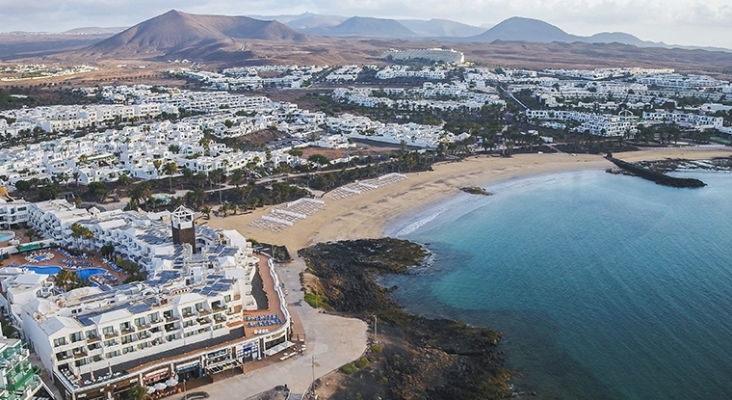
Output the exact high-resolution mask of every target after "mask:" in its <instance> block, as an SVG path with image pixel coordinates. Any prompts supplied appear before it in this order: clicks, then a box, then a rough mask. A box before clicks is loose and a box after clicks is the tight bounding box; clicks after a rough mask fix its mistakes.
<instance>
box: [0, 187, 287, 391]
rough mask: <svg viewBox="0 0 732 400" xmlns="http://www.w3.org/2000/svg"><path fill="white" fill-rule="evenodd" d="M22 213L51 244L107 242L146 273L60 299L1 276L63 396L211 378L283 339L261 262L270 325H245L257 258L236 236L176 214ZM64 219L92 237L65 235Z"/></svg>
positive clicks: (34, 279)
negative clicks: (256, 329) (138, 278)
mask: <svg viewBox="0 0 732 400" xmlns="http://www.w3.org/2000/svg"><path fill="white" fill-rule="evenodd" d="M30 214H31V219H30V223H31V224H32V225H33V226H34V227H36V229H38V230H39V231H40V232H42V233H43V234H44V235H45V236H47V237H49V238H52V239H53V240H54V241H56V243H59V244H60V245H62V246H72V245H73V246H74V247H80V248H94V249H99V247H101V246H103V245H104V244H107V243H111V244H113V245H114V246H115V252H117V253H119V254H122V255H124V256H126V257H128V258H130V259H131V260H134V261H137V262H140V263H141V264H142V265H144V266H145V268H146V270H147V271H148V278H147V280H145V281H144V282H135V283H130V284H123V285H119V286H109V285H102V286H100V287H84V288H80V289H75V290H72V291H70V292H68V293H65V294H60V295H57V294H54V292H53V291H52V290H51V288H50V286H49V284H48V282H47V281H46V280H45V277H43V276H40V277H39V275H36V274H35V273H33V272H29V271H27V270H23V269H20V268H14V269H11V268H6V269H5V270H6V271H3V274H2V275H0V279H2V285H3V289H4V292H5V293H6V294H7V299H5V302H4V303H3V305H5V306H7V307H8V309H9V310H11V311H12V313H13V314H14V316H15V317H16V318H17V319H18V320H19V322H20V325H21V326H22V329H23V332H24V334H25V337H26V339H27V341H28V343H29V346H30V347H31V348H33V349H34V350H35V352H36V353H37V354H38V356H39V358H40V359H41V361H42V363H43V365H44V367H45V368H46V369H47V370H48V371H49V374H50V375H51V376H52V378H53V380H54V383H55V385H56V386H57V388H58V389H59V390H60V391H61V392H62V394H63V396H64V398H65V399H74V400H76V399H107V398H112V396H114V395H115V394H116V393H119V392H121V391H123V390H127V389H129V388H130V387H132V386H135V385H142V386H152V385H154V384H155V383H159V382H162V381H165V380H166V379H168V380H170V379H179V380H183V379H186V378H195V377H200V376H204V375H215V374H217V373H220V372H222V371H225V370H227V369H230V368H233V367H237V366H240V365H242V364H243V363H246V362H249V361H253V360H258V359H261V358H262V357H265V355H269V354H273V352H276V351H279V350H277V347H278V346H280V347H281V346H283V345H284V344H283V343H285V342H287V340H288V339H289V335H290V317H289V313H288V311H287V309H286V308H285V307H284V304H285V303H284V297H283V294H282V291H281V290H282V289H281V287H280V285H279V283H278V282H279V281H278V278H277V275H276V274H275V272H274V266H273V264H272V263H271V262H270V263H269V266H268V269H269V273H270V274H271V275H272V278H273V280H274V282H275V286H276V287H275V292H276V295H277V296H278V298H279V304H280V305H281V306H280V309H279V310H277V311H275V312H276V317H275V314H272V318H271V319H270V320H271V321H272V322H271V323H270V324H268V325H270V329H267V330H266V331H265V330H261V331H259V333H256V334H252V333H251V331H250V332H249V333H247V330H246V329H245V322H246V321H245V319H244V315H243V311H246V310H256V309H257V302H256V300H255V298H254V296H253V294H252V290H253V289H252V285H251V282H252V279H253V278H254V276H255V273H256V271H257V265H258V264H259V263H260V260H259V258H258V257H255V256H254V255H253V251H252V247H251V244H250V243H248V242H247V241H246V239H245V238H244V237H242V236H241V235H240V234H239V233H238V232H236V231H224V230H214V229H211V228H208V227H195V226H194V224H193V222H192V221H193V213H192V212H191V211H189V210H187V209H185V208H182V207H181V208H179V209H178V210H176V211H175V212H174V213H172V214H170V213H158V214H142V213H138V212H122V211H110V212H99V211H97V210H94V209H92V210H90V211H87V210H79V209H76V208H75V207H74V206H73V204H68V203H67V204H64V203H63V202H61V201H49V202H43V203H38V204H35V205H33V207H32V210H31V213H30ZM185 221H189V222H185ZM74 222H76V223H79V224H81V225H83V226H85V227H87V228H89V229H90V230H91V231H92V232H93V233H94V238H93V239H86V240H76V239H73V238H71V237H70V230H69V229H70V225H71V224H72V223H74ZM250 326H251V325H250Z"/></svg>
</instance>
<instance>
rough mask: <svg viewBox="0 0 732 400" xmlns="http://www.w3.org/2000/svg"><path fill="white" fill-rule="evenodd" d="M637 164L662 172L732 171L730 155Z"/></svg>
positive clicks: (668, 159) (671, 159) (670, 159)
mask: <svg viewBox="0 0 732 400" xmlns="http://www.w3.org/2000/svg"><path fill="white" fill-rule="evenodd" d="M636 164H637V165H639V166H641V167H643V168H648V169H650V170H653V171H658V172H662V173H668V172H675V171H694V170H703V171H732V157H717V158H712V159H709V160H687V159H684V158H667V159H664V160H654V161H640V162H637V163H636Z"/></svg>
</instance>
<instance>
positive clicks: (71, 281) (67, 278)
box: [54, 269, 83, 291]
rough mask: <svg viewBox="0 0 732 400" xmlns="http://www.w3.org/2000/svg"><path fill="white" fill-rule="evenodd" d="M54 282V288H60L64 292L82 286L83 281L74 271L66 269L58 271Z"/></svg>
mask: <svg viewBox="0 0 732 400" xmlns="http://www.w3.org/2000/svg"><path fill="white" fill-rule="evenodd" d="M54 282H55V283H56V286H58V287H60V288H61V289H63V290H64V291H67V290H69V289H73V288H74V287H78V286H81V285H82V284H83V280H82V279H81V278H80V277H79V275H78V274H77V273H76V272H74V271H69V270H68V269H62V270H61V271H59V272H58V274H56V277H55V278H54Z"/></svg>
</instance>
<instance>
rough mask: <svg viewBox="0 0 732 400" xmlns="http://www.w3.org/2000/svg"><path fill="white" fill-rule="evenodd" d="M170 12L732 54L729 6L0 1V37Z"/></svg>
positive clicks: (532, 1) (708, 0) (590, 0)
mask: <svg viewBox="0 0 732 400" xmlns="http://www.w3.org/2000/svg"><path fill="white" fill-rule="evenodd" d="M171 9H176V10H179V11H184V12H189V13H195V14H225V15H287V14H300V13H303V12H313V13H318V14H329V15H343V16H354V15H358V16H371V17H380V18H416V19H430V18H442V19H451V20H455V21H459V22H463V23H468V24H472V25H478V26H486V25H493V24H496V23H498V22H501V21H502V20H504V19H506V18H509V17H513V16H520V17H527V18H537V19H541V20H544V21H546V22H549V23H551V24H554V25H556V26H558V27H560V28H562V29H563V30H565V31H566V32H568V33H571V34H575V35H583V36H589V35H592V34H595V33H599V32H626V33H630V34H633V35H635V36H638V37H639V38H641V39H643V40H652V41H656V42H658V41H663V42H665V43H668V44H681V45H695V46H718V47H726V48H732V1H730V0H704V1H701V0H304V1H298V0H290V1H283V0H246V1H241V0H207V1H201V0H26V1H19V0H0V10H2V11H0V31H2V32H10V31H31V32H41V31H42V32H61V31H64V30H68V29H73V28H79V27H89V26H101V27H111V26H132V25H134V24H136V23H138V22H141V21H144V20H146V19H149V18H152V17H154V16H156V15H159V14H162V13H164V12H166V11H168V10H171Z"/></svg>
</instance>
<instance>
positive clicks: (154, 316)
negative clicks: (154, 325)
mask: <svg viewBox="0 0 732 400" xmlns="http://www.w3.org/2000/svg"><path fill="white" fill-rule="evenodd" d="M147 318H148V319H149V320H150V322H156V321H157V320H158V318H159V317H158V313H152V314H150V315H148V316H147Z"/></svg>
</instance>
